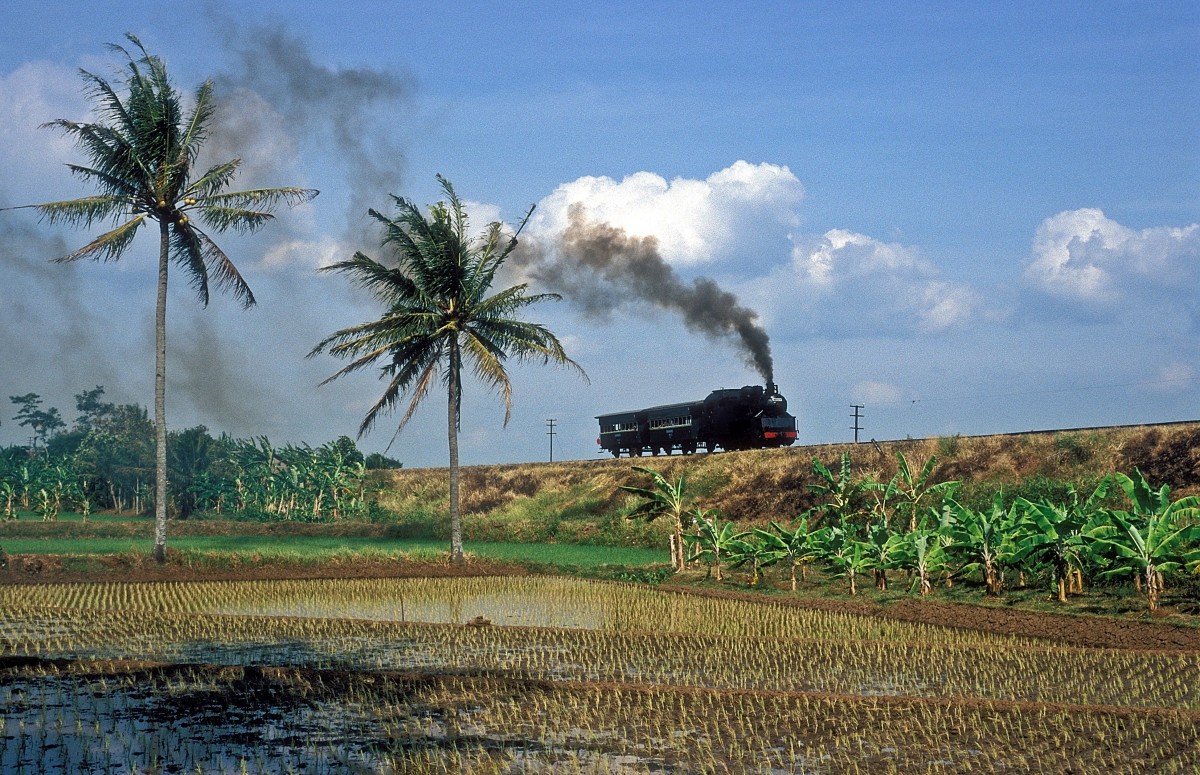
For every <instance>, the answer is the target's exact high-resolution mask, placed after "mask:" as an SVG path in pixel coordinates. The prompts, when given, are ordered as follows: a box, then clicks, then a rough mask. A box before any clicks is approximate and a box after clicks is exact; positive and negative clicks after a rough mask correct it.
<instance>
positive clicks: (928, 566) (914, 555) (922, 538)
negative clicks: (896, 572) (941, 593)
mask: <svg viewBox="0 0 1200 775" xmlns="http://www.w3.org/2000/svg"><path fill="white" fill-rule="evenodd" d="M896 561H897V564H898V565H899V567H901V568H903V569H904V570H908V571H911V573H912V575H913V583H912V587H911V588H910V589H909V591H910V592H911V591H912V589H917V588H919V589H920V592H921V597H925V596H926V595H928V594H929V593H930V592H932V591H933V578H934V577H935V576H936V575H937V574H939V573H942V572H944V571H945V570H946V569H947V568H948V567H949V558H948V557H947V555H946V548H945V547H944V546H943V545H942V541H941V537H940V536H939V535H938V533H937V531H934V530H930V529H928V528H920V527H919V528H917V529H916V530H913V531H911V532H908V533H904V534H903V540H902V541H900V542H899V544H898V546H897V547H896Z"/></svg>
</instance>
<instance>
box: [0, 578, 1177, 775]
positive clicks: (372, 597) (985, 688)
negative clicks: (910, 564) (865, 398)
mask: <svg viewBox="0 0 1200 775" xmlns="http://www.w3.org/2000/svg"><path fill="white" fill-rule="evenodd" d="M1198 677H1200V653H1197V652H1195V651H1189V650H1180V649H1175V650H1167V649H1144V650H1135V649H1120V650H1118V649H1105V648H1082V647H1073V646H1064V645H1061V644H1058V643H1055V642H1052V641H1049V640H1036V639H1032V638H1025V637H1015V636H1006V635H998V634H991V633H985V632H977V631H972V630H966V629H954V628H950V627H939V626H933V625H927V624H917V623H910V622H903V621H895V620H889V619H885V618H879V617H866V616H857V615H853V614H848V613H841V612H834V611H819V610H808V609H805V608H800V607H795V606H788V605H783V604H780V603H779V602H773V601H769V600H763V601H760V602H751V601H746V600H733V599H725V598H720V597H712V596H702V595H694V594H686V593H682V592H675V591H668V590H663V589H655V588H651V587H646V586H640V585H634V584H618V583H611V582H595V581H586V580H581V579H569V578H557V577H545V576H522V577H468V578H428V579H426V578H409V579H326V580H291V581H211V582H164V583H93V584H41V585H37V584H28V585H7V586H3V587H0V702H2V703H3V707H4V709H5V711H4V717H3V730H2V732H0V772H4V773H46V772H63V773H89V774H90V773H243V772H253V773H259V772H270V773H276V772H277V773H409V772H417V773H424V772H431V773H438V772H447V773H461V772H470V773H476V772H478V773H527V772H534V773H539V772H540V773H560V772H564V773H842V772H862V773H868V772H869V773H886V772H897V773H901V772H902V773H909V772H984V773H988V772H1004V773H1027V772H1063V773H1065V772H1075V773H1088V772H1097V773H1099V772H1103V773H1125V772H1128V773H1148V772H1155V773H1195V772H1197V771H1200V729H1198V722H1200V679H1198Z"/></svg>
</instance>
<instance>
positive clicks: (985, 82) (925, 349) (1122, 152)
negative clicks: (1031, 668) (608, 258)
mask: <svg viewBox="0 0 1200 775" xmlns="http://www.w3.org/2000/svg"><path fill="white" fill-rule="evenodd" d="M2 21H3V23H2V24H0V207H3V206H10V205H17V204H25V203H31V202H40V201H47V200H50V199H58V198H66V197H68V196H76V195H81V194H82V193H84V192H85V189H81V188H80V187H79V186H78V184H77V183H76V182H75V181H73V180H72V179H71V178H70V177H69V175H68V174H67V173H66V171H65V168H64V166H63V165H64V163H66V162H69V161H79V160H81V159H80V156H79V154H78V152H77V151H76V150H74V149H73V148H71V146H70V145H69V143H66V142H65V141H64V140H63V138H61V137H60V136H57V135H55V134H54V133H53V132H52V131H49V130H44V129H38V128H37V127H38V125H39V124H41V123H43V122H45V121H48V120H51V119H54V118H60V117H61V118H72V119H83V118H85V117H86V116H87V113H86V111H87V103H86V101H85V100H84V99H83V97H82V94H81V91H82V86H83V84H82V81H81V80H80V79H79V77H78V73H77V70H78V68H80V67H84V68H86V69H89V70H93V71H95V72H98V73H101V74H108V73H109V72H110V69H109V68H110V67H111V66H112V65H114V64H115V63H117V62H118V61H119V60H118V59H117V58H116V57H114V56H113V55H112V54H111V53H110V52H109V51H107V50H106V48H105V44H106V43H109V42H122V41H123V37H122V36H123V34H124V33H125V32H126V31H131V32H133V33H135V34H136V35H138V36H139V37H140V38H141V39H142V41H143V42H144V43H145V44H146V45H147V47H148V48H149V49H150V50H151V51H152V52H154V53H157V54H159V55H160V56H162V57H163V58H164V59H165V60H166V61H167V64H168V67H169V69H170V71H171V72H172V75H173V77H174V79H175V82H176V85H177V86H179V87H180V88H181V89H182V90H184V91H191V90H192V89H194V87H195V86H196V85H198V84H199V83H200V82H201V81H202V80H204V79H206V78H213V79H214V80H215V82H216V84H217V88H218V97H219V98H220V99H222V100H223V104H224V105H225V106H226V108H227V110H226V112H225V113H224V114H223V116H222V118H221V121H220V122H219V126H218V127H217V130H218V131H215V132H214V135H213V137H212V140H211V141H210V149H211V151H212V155H213V157H214V159H215V158H216V157H218V156H220V157H221V160H224V158H229V157H232V156H240V157H242V158H243V159H244V167H243V170H244V174H243V178H242V179H241V180H240V181H239V182H240V183H241V184H242V185H245V186H247V187H249V186H251V185H305V186H312V187H315V188H319V189H321V191H322V193H321V196H320V197H318V199H317V200H316V201H315V202H314V203H313V204H312V205H310V206H308V207H305V208H301V209H300V210H298V211H293V212H289V213H287V214H286V215H283V216H281V217H280V219H279V221H278V222H277V223H275V224H272V226H271V227H269V228H267V229H266V230H264V232H263V233H262V234H260V235H258V236H256V237H254V238H252V239H238V238H226V239H224V240H223V241H222V244H223V245H225V246H226V247H227V249H228V250H229V252H230V254H231V255H232V256H233V257H234V260H235V261H236V262H237V263H238V264H239V266H240V267H241V268H242V269H243V271H244V272H245V274H246V276H247V278H248V280H249V281H250V283H251V286H252V288H253V289H254V291H255V293H256V295H257V296H258V298H259V305H258V306H257V307H256V308H255V309H253V310H251V311H248V312H243V311H241V310H240V309H239V308H238V307H237V306H236V304H234V303H233V302H232V300H227V299H217V300H214V302H213V303H212V304H211V305H210V306H209V307H208V308H207V309H201V308H199V306H198V305H197V303H196V302H195V300H194V298H193V297H192V296H191V295H190V294H189V292H188V289H187V287H186V284H185V283H182V282H177V283H176V288H175V289H174V291H173V293H172V296H171V302H170V303H171V308H170V313H169V315H170V321H169V328H168V336H169V346H170V348H171V356H170V361H169V365H168V390H169V394H168V412H169V414H168V419H169V422H170V424H171V426H172V427H176V428H181V427H187V426H190V425H195V424H204V425H206V426H207V427H209V428H210V429H211V430H213V431H214V432H215V431H228V432H230V433H233V434H234V435H236V436H241V437H246V436H260V435H265V436H267V437H268V438H269V439H270V440H271V441H272V442H275V443H284V442H288V441H291V442H301V441H304V442H308V443H311V444H320V443H322V442H324V441H327V440H329V439H331V438H334V437H336V436H337V435H340V434H342V433H348V434H353V433H354V431H355V429H356V427H357V424H358V421H359V420H360V419H361V417H362V415H363V413H364V412H365V409H366V407H367V406H369V405H370V402H371V401H372V400H373V399H374V398H375V397H376V396H377V394H378V392H379V390H381V389H382V385H381V384H380V383H379V382H378V381H377V380H376V379H375V378H374V375H372V374H367V373H363V374H360V375H358V376H356V377H354V378H351V379H344V380H339V381H338V382H335V383H332V384H330V385H326V386H324V387H321V388H317V386H316V385H317V383H318V382H320V380H321V379H323V378H324V377H325V376H328V375H329V374H331V373H332V372H333V371H335V370H336V369H337V368H338V367H339V362H337V361H335V360H331V359H327V358H316V359H312V360H306V359H305V358H304V354H305V353H306V352H307V351H308V349H310V348H311V347H312V345H313V344H315V343H316V341H318V340H319V339H320V338H321V337H323V336H324V335H326V334H328V333H330V332H331V331H333V330H335V329H337V328H341V327H344V326H347V325H350V324H353V323H357V322H361V321H364V320H367V319H369V318H371V317H374V316H377V315H378V310H376V309H375V308H374V307H373V306H372V304H371V302H370V300H368V299H366V298H363V297H362V296H361V295H359V294H358V293H356V292H355V291H353V290H352V289H350V288H349V287H347V285H346V283H345V281H344V280H343V279H341V278H338V277H336V276H330V275H328V274H325V275H320V274H318V273H317V272H316V269H317V267H319V266H321V265H323V264H327V263H329V262H330V261H334V260H338V259H340V258H344V257H348V255H350V253H351V252H353V250H354V249H359V248H361V249H365V250H366V251H367V252H368V253H371V254H372V255H378V251H377V250H376V249H375V246H376V245H377V240H378V235H377V234H375V233H374V232H373V231H372V230H371V227H370V224H369V223H368V222H367V220H366V219H365V218H364V217H363V216H364V214H365V210H366V208H367V207H375V208H386V207H387V206H388V201H389V200H388V198H387V195H388V194H389V193H397V194H400V195H403V196H406V197H409V198H412V199H414V200H416V201H418V202H432V201H434V200H435V199H436V198H437V196H438V189H437V184H436V181H435V179H434V176H435V175H436V174H439V173H440V174H443V175H445V176H446V177H447V178H449V179H450V180H451V181H453V183H454V185H455V187H456V188H457V190H458V192H459V193H460V195H461V196H462V197H463V198H465V199H467V200H469V201H470V202H471V203H472V205H471V206H472V212H473V213H474V214H475V223H476V224H477V225H478V226H479V227H482V225H483V224H484V223H485V222H486V221H488V220H491V219H493V218H497V217H498V218H500V219H502V220H504V221H506V222H508V223H514V222H515V221H517V220H518V219H519V218H520V217H521V216H522V214H523V213H524V211H525V210H526V209H527V208H528V206H529V205H530V204H535V203H536V204H537V205H538V207H537V210H536V211H535V215H534V219H533V221H532V222H531V223H530V226H529V229H528V230H527V235H528V237H529V240H528V241H527V243H528V244H529V245H530V246H533V247H536V248H538V249H539V250H540V251H541V253H540V255H541V259H540V261H541V263H540V264H536V265H534V266H535V269H536V268H537V267H540V269H541V270H542V271H540V272H539V271H535V270H532V269H528V268H526V269H522V270H521V271H520V272H514V273H513V275H512V276H511V277H510V278H509V279H512V280H514V281H515V280H518V279H528V280H531V281H534V282H535V283H537V282H542V281H543V280H544V279H545V277H547V276H549V275H548V274H547V273H548V272H549V270H550V269H553V268H555V267H557V268H559V269H561V268H562V267H570V266H572V262H573V261H574V260H575V259H574V258H573V257H572V256H571V255H566V254H564V250H563V248H562V246H561V244H560V241H559V240H560V238H561V236H562V234H563V232H564V229H565V228H566V225H567V222H568V221H567V213H568V211H569V209H570V207H571V206H572V205H576V206H580V207H582V208H583V209H584V211H585V212H586V213H587V215H588V217H589V219H590V221H591V222H594V223H605V224H608V225H610V226H612V227H614V228H617V229H620V230H622V231H623V232H624V233H625V234H626V235H628V236H629V237H630V238H641V237H654V238H656V239H657V252H658V254H659V255H660V256H661V258H662V259H663V260H664V261H666V262H668V263H669V264H670V266H671V267H672V268H673V270H674V271H675V272H676V273H677V276H678V278H679V279H680V280H681V282H682V283H683V284H684V285H685V286H686V285H687V284H690V283H691V282H692V281H693V280H694V279H695V278H698V277H705V278H710V279H712V280H714V281H715V282H716V283H718V284H719V285H720V287H721V288H722V289H724V290H726V291H728V292H730V293H733V294H735V295H736V297H737V299H738V302H739V304H740V305H741V306H742V307H745V308H748V309H749V310H752V311H754V312H755V313H757V315H758V317H757V322H758V323H759V324H760V325H761V327H762V328H763V330H765V332H766V333H767V334H768V335H769V336H770V343H771V349H772V353H773V356H774V362H775V375H776V379H777V381H778V383H779V386H780V389H781V391H782V392H783V393H784V394H785V395H786V396H787V397H788V399H789V403H790V405H791V408H792V410H793V412H794V413H795V414H796V415H797V417H798V421H799V426H800V433H801V441H802V442H804V443H819V442H833V441H845V440H849V438H850V437H851V431H850V425H851V419H850V413H851V409H850V406H851V404H862V405H864V406H865V408H864V409H863V410H862V413H863V415H864V418H863V420H862V421H861V423H862V426H863V437H864V438H879V439H889V438H905V437H907V436H912V437H920V436H930V435H949V434H954V433H963V434H973V433H992V432H1008V431H1021V430H1031V429H1038V428H1059V427H1082V426H1092V425H1106V424H1117V423H1138V422H1159V421H1170V420H1184V419H1198V418H1200V380H1198V375H1200V336H1198V335H1200V301H1198V299H1197V294H1196V291H1195V288H1196V287H1197V282H1198V281H1200V226H1197V224H1198V223H1200V57H1197V56H1196V50H1197V44H1198V43H1200V9H1197V7H1196V5H1195V4H1194V3H1185V2H1163V3H1129V2H1098V3H1082V2H1080V3H1045V2H1039V3H1020V2H1013V3H907V4H895V3H781V2H775V3H740V4H711V5H709V4H703V3H694V2H692V3H606V4H595V3H489V4H480V3H457V2H450V3H445V2H442V3H436V4H434V3H406V4H400V3H356V2H342V3H338V4H333V3H327V4H326V3H309V4H298V3H277V2H262V3H256V4H255V12H254V14H253V15H248V14H246V13H245V12H244V11H242V10H240V6H235V5H232V4H229V3H224V2H202V3H193V4H178V5H176V6H172V7H171V9H170V11H169V12H164V11H163V6H162V4H161V3H155V2H123V3H104V2H100V3H96V2H88V3H83V2H47V3H41V4H32V3H23V4H19V5H17V6H16V7H11V6H10V7H8V8H6V9H5V10H4V11H3V13H2ZM88 236H89V235H88V234H87V233H84V232H81V231H74V232H72V231H69V230H55V229H50V228H49V227H46V226H45V225H42V224H38V223H37V221H36V220H35V219H33V218H31V217H30V215H29V212H28V211H17V212H7V213H3V214H0V326H3V329H2V330H3V331H4V335H3V338H2V341H0V363H2V364H3V365H2V366H0V397H4V396H8V395H16V394H23V393H27V392H37V393H40V394H42V395H43V396H44V397H45V398H46V399H47V402H48V403H49V404H52V405H55V406H58V407H59V409H60V411H62V412H63V414H64V415H65V416H66V417H67V418H68V419H70V418H73V417H74V414H75V412H74V405H73V404H74V402H73V398H72V396H73V395H74V394H75V393H79V392H82V391H83V390H86V389H90V388H91V387H94V386H95V385H103V386H105V389H106V391H107V393H108V397H109V398H110V399H111V400H118V401H136V402H138V403H141V404H143V405H147V406H148V405H150V404H151V402H152V366H151V362H152V355H151V344H152V322H151V321H152V313H153V309H152V308H153V255H154V249H155V247H156V246H155V244H154V241H153V237H152V236H150V235H147V236H146V237H145V238H144V242H142V243H140V244H138V245H135V246H134V248H133V249H132V250H131V252H130V253H129V254H127V256H126V257H125V258H123V259H122V260H121V261H120V263H119V264H116V265H91V264H88V265H72V266H62V265H52V264H48V263H47V262H46V259H48V258H52V257H54V256H57V255H61V254H62V253H65V252H67V251H68V250H70V249H71V248H72V247H75V246H77V245H80V244H82V243H83V242H84V241H85V240H86V239H87V237H88ZM608 290H609V291H610V292H611V295H610V296H607V297H606V298H608V299H609V302H610V303H611V304H612V307H611V310H610V312H609V313H608V314H597V311H596V310H595V309H594V308H593V309H591V310H588V309H586V308H585V307H584V305H583V304H582V301H584V299H582V298H572V296H571V295H570V294H565V295H566V296H567V298H565V299H564V301H563V302H561V303H558V304H553V305H547V306H545V307H539V308H535V310H534V311H533V312H532V314H531V317H532V318H533V319H535V320H538V321H539V322H544V323H546V324H547V325H549V326H550V327H551V328H552V329H553V330H555V331H556V332H558V333H559V334H560V336H562V337H563V339H564V341H565V343H566V344H567V346H568V347H569V349H570V351H571V353H572V355H573V356H574V357H575V358H576V360H578V361H579V362H580V364H581V365H583V366H584V368H585V369H586V370H587V372H588V375H589V376H590V378H591V381H590V384H589V383H584V382H583V381H581V380H580V379H578V377H576V376H575V375H573V374H571V373H570V372H566V371H560V370H554V369H542V368H539V367H534V366H517V367H514V369H513V378H514V390H515V394H514V400H515V404H514V414H513V418H512V420H511V422H510V423H509V425H508V427H507V428H502V427H501V420H502V419H503V407H502V405H501V403H500V401H499V399H498V398H497V397H495V396H493V395H491V394H489V393H488V392H487V391H486V389H485V388H484V387H483V386H481V385H479V384H471V385H468V400H467V402H466V404H465V406H464V416H463V442H462V444H463V448H462V454H463V460H464V462H467V463H492V462H518V461H526V460H539V459H544V458H545V456H546V454H547V446H548V444H547V441H548V440H547V438H546V435H545V431H546V419H547V418H551V417H553V418H555V419H556V421H557V432H558V434H559V435H558V436H557V437H556V439H555V452H556V457H560V458H562V457H572V458H588V457H594V456H595V455H596V447H595V436H596V428H595V424H594V420H593V417H594V416H595V415H596V414H600V413H602V412H608V411H615V410H620V409H628V408H636V407H640V406H648V405H654V404H659V403H668V402H675V401H684V400H692V399H698V398H701V397H703V396H704V395H705V394H707V392H708V391H710V390H712V389H715V388H718V387H732V386H739V385H743V384H752V383H755V382H758V381H759V380H760V377H759V376H758V374H757V373H756V371H755V370H754V369H753V368H751V367H749V366H748V365H747V364H746V361H745V359H744V358H743V357H742V355H741V353H740V350H739V347H738V346H737V343H736V342H734V341H731V340H729V339H728V338H727V337H726V338H722V337H717V338H716V339H710V338H706V337H705V336H704V335H701V334H699V333H696V332H694V331H691V330H688V328H687V327H686V326H685V325H684V324H683V322H682V321H681V319H680V317H679V315H678V314H676V313H675V312H673V311H672V310H671V309H668V308H660V307H657V306H655V305H653V304H651V303H649V302H647V301H642V300H638V299H635V298H634V297H633V294H632V293H631V292H630V290H629V289H621V288H609V289H608ZM5 405H7V404H5ZM444 408H445V407H444V402H442V401H440V400H430V401H429V402H428V406H427V407H426V408H425V409H424V410H422V411H421V412H420V413H419V414H418V416H417V417H416V418H415V419H414V421H413V423H412V424H410V426H409V427H408V428H406V429H405V431H404V433H403V434H401V435H400V437H399V438H398V439H397V440H396V442H395V444H394V445H393V446H392V448H391V453H390V454H392V455H393V456H395V457H398V458H400V459H401V460H402V461H404V462H405V464H406V465H409V466H419V465H439V464H441V462H442V461H443V460H444V459H445V432H444V417H445V414H444ZM14 409H15V408H14ZM12 413H13V412H11V411H7V410H4V409H3V407H2V406H0V423H2V424H0V444H8V443H15V442H18V441H21V440H22V439H23V438H24V436H23V434H24V433H25V431H24V429H19V428H17V427H16V424H15V422H13V421H11V420H10V419H9V417H10V416H11V414H12ZM390 439H391V433H390V428H389V426H388V425H387V424H381V425H380V426H379V427H377V429H376V430H375V431H374V432H373V434H372V435H371V436H370V437H368V438H367V439H365V440H364V441H363V442H362V447H363V448H364V449H368V450H382V449H383V448H384V446H385V445H387V443H388V442H389V441H390Z"/></svg>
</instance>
